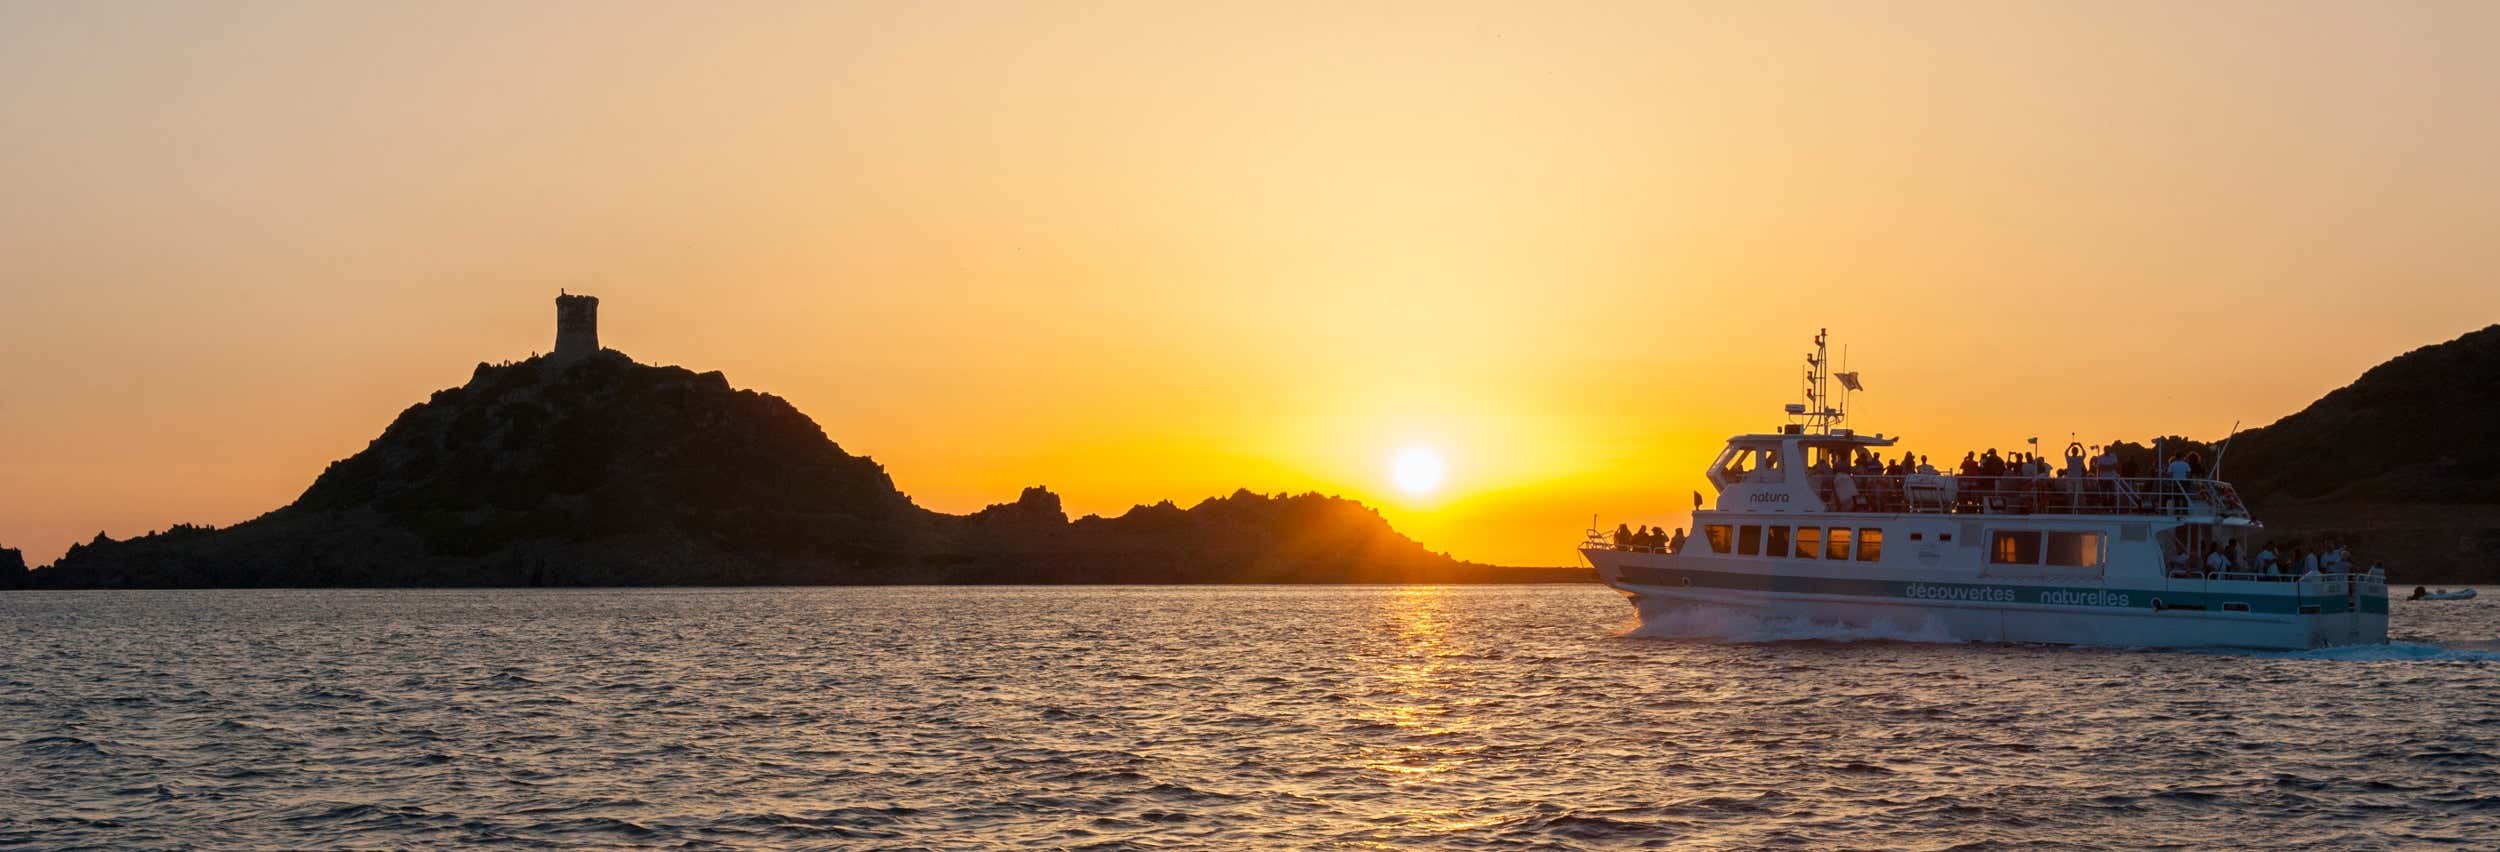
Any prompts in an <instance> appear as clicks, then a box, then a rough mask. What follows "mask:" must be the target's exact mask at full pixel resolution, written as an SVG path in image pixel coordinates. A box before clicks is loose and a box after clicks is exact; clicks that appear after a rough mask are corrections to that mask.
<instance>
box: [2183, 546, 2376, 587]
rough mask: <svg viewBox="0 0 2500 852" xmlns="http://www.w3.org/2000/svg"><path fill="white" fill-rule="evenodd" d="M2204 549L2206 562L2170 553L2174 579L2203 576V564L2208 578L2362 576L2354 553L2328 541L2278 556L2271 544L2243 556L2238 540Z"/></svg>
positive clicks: (2298, 548) (2374, 565)
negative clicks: (2244, 576)
mask: <svg viewBox="0 0 2500 852" xmlns="http://www.w3.org/2000/svg"><path fill="white" fill-rule="evenodd" d="M2203 550H2204V552H2205V556H2204V558H2203V559H2194V560H2191V559H2189V558H2188V554H2187V552H2186V551H2185V550H2182V551H2180V552H2177V553H2173V554H2170V576H2172V577H2186V578H2195V577H2197V576H2200V572H2199V570H2198V566H2200V565H2201V566H2203V570H2202V572H2201V574H2205V575H2209V574H2260V575H2264V576H2268V577H2303V576H2307V575H2310V574H2349V573H2358V572H2357V571H2356V570H2355V569H2354V568H2353V562H2352V551H2350V550H2347V549H2345V548H2344V546H2343V545H2341V544H2337V543H2335V542H2328V543H2327V544H2326V546H2324V547H2320V548H2314V549H2313V548H2310V547H2308V546H2306V545H2293V546H2292V547H2291V548H2290V549H2288V550H2286V551H2284V552H2283V553H2276V552H2275V551H2274V545H2271V544H2269V545H2265V546H2263V547H2260V548H2258V550H2257V554H2256V555H2255V556H2248V555H2245V554H2243V553H2241V551H2240V543H2239V542H2236V541H2233V542H2226V543H2224V544H2223V545H2222V546H2220V547H2216V546H2214V545H2211V544H2207V545H2205V547H2204V548H2203ZM2369 573H2370V574H2372V575H2375V576H2380V577H2384V576H2387V570H2386V569H2385V568H2382V567H2380V566H2379V565H2378V564H2377V563H2371V565H2370V570H2369Z"/></svg>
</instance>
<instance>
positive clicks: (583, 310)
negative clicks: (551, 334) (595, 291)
mask: <svg viewBox="0 0 2500 852" xmlns="http://www.w3.org/2000/svg"><path fill="white" fill-rule="evenodd" d="M557 292H558V293H559V294H560V295H557V296H556V351H555V355H554V356H553V358H554V360H555V361H556V363H559V364H561V363H567V362H572V361H579V360H581V359H583V358H586V357H589V356H590V355H591V354H592V353H595V352H598V351H599V297H597V296H576V295H573V294H571V293H564V292H563V291H557Z"/></svg>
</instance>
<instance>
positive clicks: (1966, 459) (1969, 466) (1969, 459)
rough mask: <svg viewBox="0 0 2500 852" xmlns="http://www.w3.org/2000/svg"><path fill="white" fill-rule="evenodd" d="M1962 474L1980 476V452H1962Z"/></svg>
mask: <svg viewBox="0 0 2500 852" xmlns="http://www.w3.org/2000/svg"><path fill="white" fill-rule="evenodd" d="M1962 475H1963V476H1978V475H1979V454H1978V453H1963V454H1962Z"/></svg>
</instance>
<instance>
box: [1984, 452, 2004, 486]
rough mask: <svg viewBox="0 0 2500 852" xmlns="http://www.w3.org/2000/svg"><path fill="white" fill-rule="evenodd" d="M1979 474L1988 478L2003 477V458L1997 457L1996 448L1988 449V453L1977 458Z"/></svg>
mask: <svg viewBox="0 0 2500 852" xmlns="http://www.w3.org/2000/svg"><path fill="white" fill-rule="evenodd" d="M1979 472H1980V473H1981V474H1982V475H1985V476H1988V477H1990V478H1995V477H1999V476H2004V475H2005V457H2004V456H2000V455H1997V448H1995V447H1989V448H1988V453H1987V454H1986V455H1983V456H1980V457H1979Z"/></svg>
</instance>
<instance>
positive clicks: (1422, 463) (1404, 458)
mask: <svg viewBox="0 0 2500 852" xmlns="http://www.w3.org/2000/svg"><path fill="white" fill-rule="evenodd" d="M1448 475H1449V467H1448V466H1447V465H1444V464H1442V463H1441V454H1440V453H1438V452H1435V451H1434V450H1433V449H1432V448H1431V447H1407V448H1406V449H1402V450H1399V451H1398V454H1397V456H1396V457H1395V458H1392V459H1390V460H1389V479H1390V480H1391V481H1394V482H1396V483H1397V484H1398V490H1400V491H1404V492H1406V493H1408V494H1413V495H1424V494H1430V493H1432V492H1434V491H1436V490H1439V489H1440V488H1441V480H1442V479H1444V478H1446V477H1447V476H1448Z"/></svg>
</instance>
